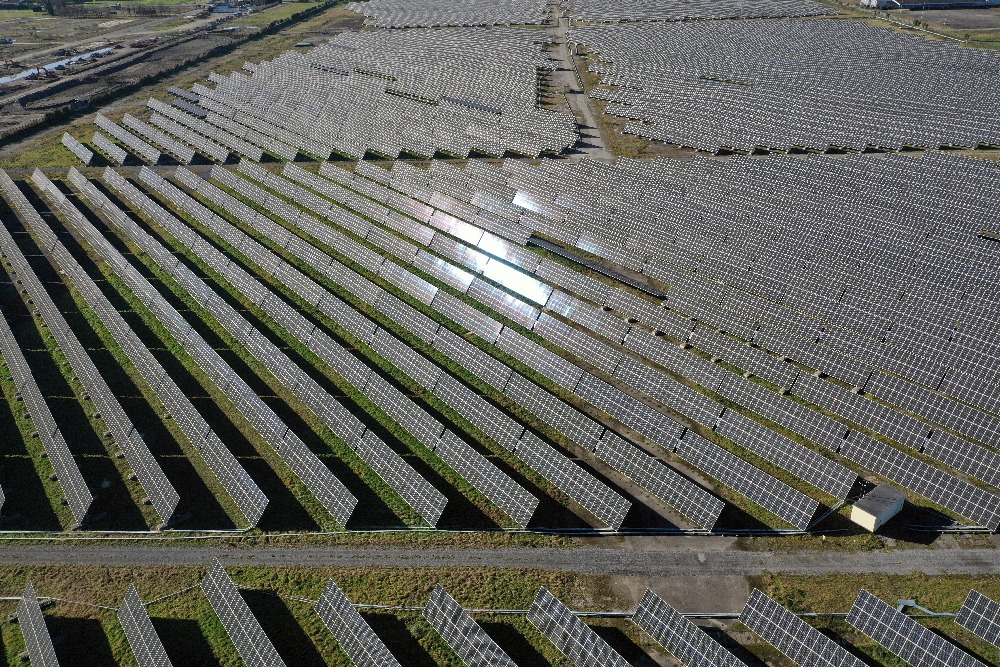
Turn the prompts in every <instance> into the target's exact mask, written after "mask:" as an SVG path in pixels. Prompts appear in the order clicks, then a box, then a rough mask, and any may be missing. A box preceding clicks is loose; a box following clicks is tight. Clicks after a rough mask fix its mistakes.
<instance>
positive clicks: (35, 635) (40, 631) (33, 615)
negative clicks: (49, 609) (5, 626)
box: [17, 581, 59, 667]
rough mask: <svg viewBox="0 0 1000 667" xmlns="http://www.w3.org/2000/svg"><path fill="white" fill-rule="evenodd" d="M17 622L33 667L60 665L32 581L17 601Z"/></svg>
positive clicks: (55, 666) (56, 666)
mask: <svg viewBox="0 0 1000 667" xmlns="http://www.w3.org/2000/svg"><path fill="white" fill-rule="evenodd" d="M17 622H18V625H20V626H21V634H22V635H23V636H24V645H25V647H27V649H28V658H29V659H30V660H31V667H59V661H58V660H57V659H56V650H55V648H53V646H52V638H51V637H50V636H49V629H48V628H47V627H46V625H45V617H44V616H42V607H41V606H40V605H39V604H38V596H37V595H35V587H34V586H33V585H32V584H31V582H30V581H29V582H28V587H27V588H26V589H25V590H24V595H23V596H22V597H21V601H20V602H19V603H17Z"/></svg>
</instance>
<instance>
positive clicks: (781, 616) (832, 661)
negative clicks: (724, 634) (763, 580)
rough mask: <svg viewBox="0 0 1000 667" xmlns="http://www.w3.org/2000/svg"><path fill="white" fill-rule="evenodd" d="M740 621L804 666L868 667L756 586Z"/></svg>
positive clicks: (741, 614)
mask: <svg viewBox="0 0 1000 667" xmlns="http://www.w3.org/2000/svg"><path fill="white" fill-rule="evenodd" d="M740 622H741V623H743V625H745V626H747V627H748V628H750V630H752V631H753V632H755V633H756V634H758V635H760V636H761V637H762V638H764V639H765V640H766V641H767V643H769V644H770V645H771V646H773V647H775V648H776V649H778V650H779V651H781V652H782V653H784V654H785V655H787V656H788V657H789V658H791V659H792V660H794V661H795V662H796V663H798V664H799V665H802V667H865V663H863V662H861V661H860V660H858V659H857V658H855V657H854V656H853V655H851V654H850V653H848V652H847V651H846V650H845V649H843V648H842V647H840V646H838V645H837V644H836V643H835V642H834V641H833V640H832V639H830V638H829V637H827V636H826V635H824V634H823V633H821V632H820V631H819V630H817V629H816V628H814V627H812V626H811V625H809V624H808V623H806V622H805V621H803V620H802V619H801V618H799V617H798V616H796V615H795V614H793V613H792V612H790V611H788V610H787V609H785V608H784V607H782V606H781V605H780V604H778V603H777V602H775V601H774V600H772V599H771V598H769V597H768V596H767V595H765V594H764V593H762V592H760V591H759V590H757V589H754V591H753V593H751V594H750V598H749V599H748V600H747V602H746V605H745V606H744V607H743V611H742V612H741V613H740Z"/></svg>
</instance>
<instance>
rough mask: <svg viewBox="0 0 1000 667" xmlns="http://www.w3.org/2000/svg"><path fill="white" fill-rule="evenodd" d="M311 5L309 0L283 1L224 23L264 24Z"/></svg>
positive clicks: (289, 15)
mask: <svg viewBox="0 0 1000 667" xmlns="http://www.w3.org/2000/svg"><path fill="white" fill-rule="evenodd" d="M312 7H314V4H313V3H309V2H283V3H281V4H280V5H278V6H277V7H272V8H271V9H265V10H264V11H262V12H257V11H254V13H253V14H250V15H249V16H241V17H239V18H237V19H233V20H232V21H230V22H229V23H226V25H227V26H230V25H257V26H265V25H267V24H268V23H270V22H271V21H280V20H282V19H287V18H290V17H292V16H295V15H296V14H298V13H299V12H302V11H305V10H307V9H311V8H312Z"/></svg>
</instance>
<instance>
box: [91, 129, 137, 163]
mask: <svg viewBox="0 0 1000 667" xmlns="http://www.w3.org/2000/svg"><path fill="white" fill-rule="evenodd" d="M90 143H92V144H93V145H94V146H96V147H97V148H100V149H101V151H102V152H103V153H104V154H105V155H106V156H108V157H109V158H111V159H112V160H114V161H115V162H117V163H118V164H125V161H126V160H128V153H127V152H126V151H125V149H124V148H122V147H121V146H119V145H118V144H116V143H115V142H113V141H111V140H110V139H108V138H107V136H105V135H103V134H101V133H100V132H98V131H95V132H94V138H93V139H92V140H91V142H90Z"/></svg>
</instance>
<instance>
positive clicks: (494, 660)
mask: <svg viewBox="0 0 1000 667" xmlns="http://www.w3.org/2000/svg"><path fill="white" fill-rule="evenodd" d="M424 618H425V619H426V620H427V622H428V623H430V624H431V627H433V628H434V629H435V630H437V633H438V634H439V635H441V637H442V638H443V639H444V640H445V641H446V642H448V646H450V647H451V650H453V651H454V652H455V653H456V654H457V655H458V657H459V658H461V659H462V661H463V662H464V663H465V664H466V665H468V667H517V666H516V664H515V663H514V661H513V660H511V659H510V656H508V655H507V654H506V653H505V652H504V650H503V649H502V648H500V647H499V646H497V644H496V642H494V641H493V640H492V639H491V638H490V636H489V635H488V634H486V631H484V630H483V629H482V628H481V627H480V626H479V624H478V623H476V622H475V621H474V620H473V619H472V617H471V616H469V614H468V613H467V612H466V611H465V610H464V609H462V607H461V605H459V604H458V603H457V602H456V601H455V599H454V598H452V597H451V596H450V595H448V593H447V592H446V591H445V590H444V588H442V587H441V584H437V585H435V586H434V591H433V592H432V593H431V598H430V600H428V601H427V604H426V605H425V606H424Z"/></svg>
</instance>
